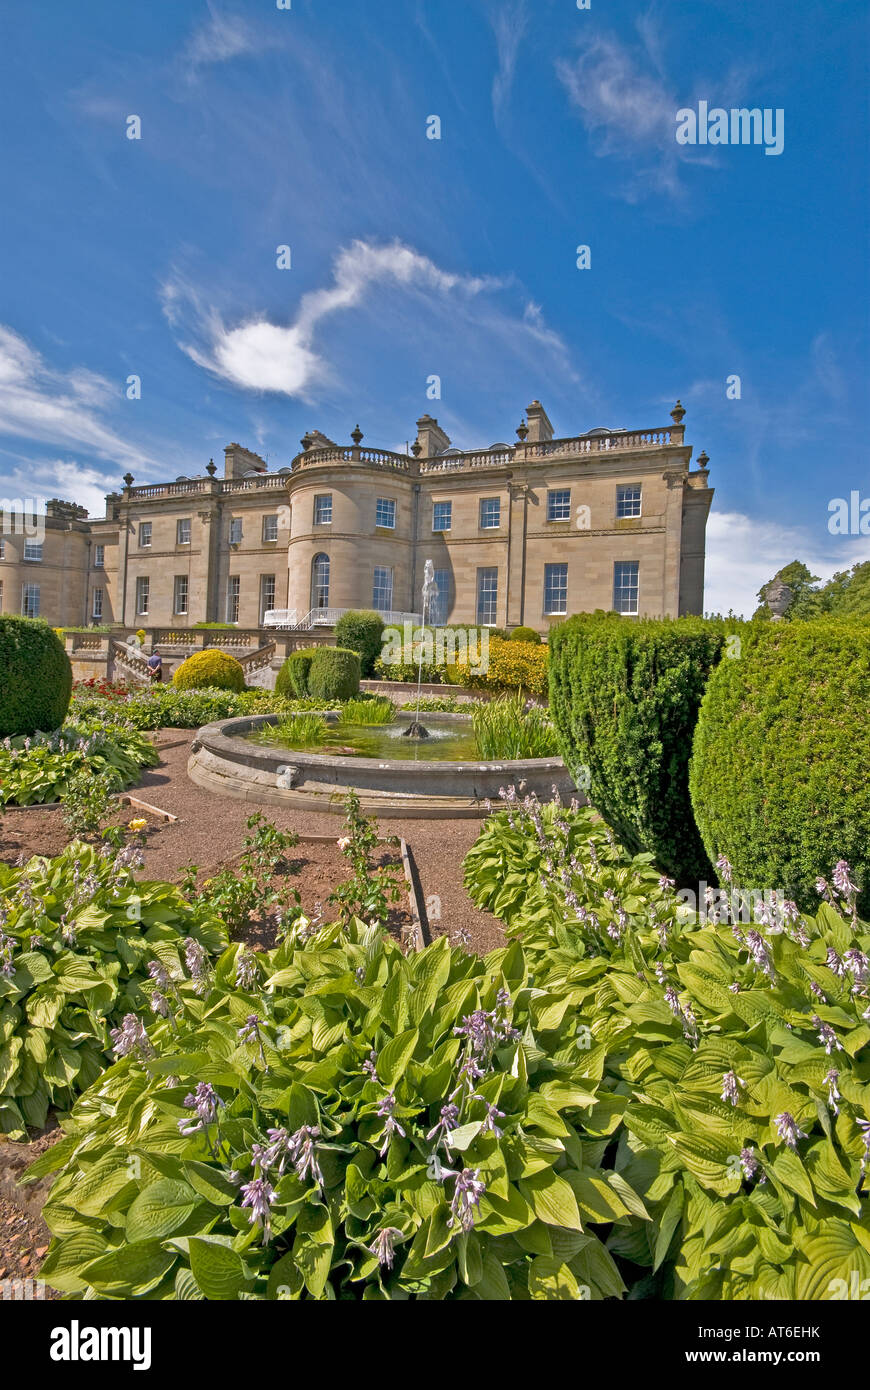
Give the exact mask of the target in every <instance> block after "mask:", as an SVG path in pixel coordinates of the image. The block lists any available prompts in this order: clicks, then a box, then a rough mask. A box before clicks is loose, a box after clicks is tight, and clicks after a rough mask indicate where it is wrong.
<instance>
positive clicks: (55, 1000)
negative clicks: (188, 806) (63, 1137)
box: [0, 842, 226, 1139]
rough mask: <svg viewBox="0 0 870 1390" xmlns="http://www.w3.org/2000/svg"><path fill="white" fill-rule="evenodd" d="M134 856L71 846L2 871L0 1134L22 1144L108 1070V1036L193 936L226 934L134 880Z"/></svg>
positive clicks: (130, 850) (213, 944)
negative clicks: (50, 856) (51, 1111)
mask: <svg viewBox="0 0 870 1390" xmlns="http://www.w3.org/2000/svg"><path fill="white" fill-rule="evenodd" d="M140 865H141V853H140V851H139V849H138V847H137V846H132V845H128V846H126V847H125V848H123V849H121V850H120V851H118V850H117V849H114V848H112V847H111V846H108V845H106V846H104V848H103V850H102V851H99V850H97V849H95V848H94V847H93V846H91V845H86V844H83V843H81V842H74V843H73V844H71V845H69V846H68V847H67V848H66V849H65V850H64V852H63V854H61V855H60V856H59V857H58V858H56V859H41V858H36V859H32V860H31V861H30V862H29V863H28V864H25V865H24V866H23V867H16V868H12V867H10V866H9V865H6V864H0V1132H2V1133H4V1134H7V1135H9V1136H10V1137H11V1138H13V1139H23V1138H24V1137H25V1136H26V1126H27V1125H31V1126H36V1127H39V1126H41V1125H43V1124H44V1123H45V1119H46V1115H47V1113H48V1107H49V1106H50V1105H53V1106H55V1107H56V1108H59V1109H62V1110H63V1109H67V1108H68V1107H69V1106H70V1105H71V1104H72V1101H73V1100H74V1099H75V1097H76V1096H77V1095H78V1094H79V1092H80V1091H82V1090H84V1089H85V1088H86V1087H87V1086H89V1085H91V1083H92V1082H93V1081H94V1080H95V1079H96V1078H97V1076H98V1075H99V1073H100V1071H101V1070H102V1069H103V1067H104V1066H105V1065H106V1064H107V1062H109V1061H110V1060H111V1038H110V1030H111V1028H112V1027H113V1026H115V1025H119V1024H120V1023H121V1020H122V1019H123V1018H124V1016H125V1015H126V1014H128V1013H131V1012H132V1011H134V1010H140V1009H143V1008H145V1007H146V1005H147V1003H148V1000H149V996H148V994H146V993H145V992H143V988H142V985H143V982H144V981H145V980H147V979H150V978H151V976H150V975H149V970H151V971H152V972H153V971H154V970H157V969H158V967H159V968H164V967H165V968H174V967H175V965H177V962H178V959H179V951H180V950H182V949H184V943H185V941H186V939H187V938H188V937H189V938H190V939H191V940H192V941H193V942H194V943H195V944H196V949H197V950H202V951H208V952H212V953H215V952H217V951H219V950H220V949H221V948H222V947H223V945H224V944H225V942H226V934H225V933H224V931H223V929H222V928H221V927H220V925H219V923H217V922H216V921H215V920H211V921H209V920H208V918H207V916H206V915H205V914H202V913H200V914H199V915H194V914H193V913H192V912H191V909H190V907H189V905H188V904H187V903H186V902H185V900H184V899H183V898H182V897H181V895H180V893H179V892H178V890H177V889H175V888H173V887H171V886H170V885H169V884H166V883H143V882H137V880H136V879H135V877H134V875H133V870H134V869H135V868H138V867H139V866H140Z"/></svg>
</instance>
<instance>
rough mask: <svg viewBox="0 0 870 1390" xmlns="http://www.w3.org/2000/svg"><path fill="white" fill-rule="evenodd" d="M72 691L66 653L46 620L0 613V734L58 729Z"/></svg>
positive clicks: (3, 736) (49, 731) (5, 736)
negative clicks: (0, 614) (0, 615)
mask: <svg viewBox="0 0 870 1390" xmlns="http://www.w3.org/2000/svg"><path fill="white" fill-rule="evenodd" d="M71 694H72V667H71V666H70V661H69V657H68V656H67V654H66V652H65V651H64V646H63V642H62V641H61V640H60V638H59V637H58V635H57V633H56V632H54V631H53V629H52V628H50V627H49V626H48V623H44V622H42V621H41V620H39V619H35V618H19V617H15V616H12V615H8V616H4V617H2V618H0V738H9V737H10V736H12V737H14V736H15V735H16V734H25V735H27V734H34V733H36V731H37V730H41V731H42V732H43V733H52V732H53V731H54V730H55V729H59V728H60V726H61V724H62V723H63V721H64V719H65V718H66V712H67V710H68V709H69V702H70V696H71Z"/></svg>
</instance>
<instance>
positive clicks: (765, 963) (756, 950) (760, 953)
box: [746, 931, 775, 980]
mask: <svg viewBox="0 0 870 1390" xmlns="http://www.w3.org/2000/svg"><path fill="white" fill-rule="evenodd" d="M746 945H747V947H748V949H749V954H750V955H751V956H752V959H753V960H754V961H755V964H756V965H757V966H758V968H759V969H760V970H763V971H764V973H765V975H767V976H768V978H769V979H771V980H772V979H773V977H774V973H775V972H774V969H773V962H772V961H771V959H770V953H769V951H768V949H767V946H766V944H765V942H764V939H763V937H762V936H761V935H760V933H759V932H757V931H750V932H747V933H746Z"/></svg>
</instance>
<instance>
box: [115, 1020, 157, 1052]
mask: <svg viewBox="0 0 870 1390" xmlns="http://www.w3.org/2000/svg"><path fill="white" fill-rule="evenodd" d="M110 1037H111V1039H112V1047H113V1049H114V1051H115V1055H116V1056H117V1057H129V1056H130V1054H131V1053H132V1052H138V1053H139V1055H140V1056H141V1057H153V1056H154V1048H153V1047H152V1045H151V1040H150V1038H149V1037H148V1034H147V1033H146V1031H145V1025H144V1023H142V1021H141V1019H138V1018H137V1017H136V1015H135V1014H125V1016H124V1022H123V1024H122V1025H121V1027H120V1028H113V1029H112V1030H111V1033H110Z"/></svg>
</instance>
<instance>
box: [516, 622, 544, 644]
mask: <svg viewBox="0 0 870 1390" xmlns="http://www.w3.org/2000/svg"><path fill="white" fill-rule="evenodd" d="M510 640H511V641H512V642H530V643H531V645H532V646H533V647H539V646H540V645H541V634H540V633H539V632H535V629H534V628H533V627H515V628H514V630H513V632H512V633H511V635H510Z"/></svg>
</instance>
